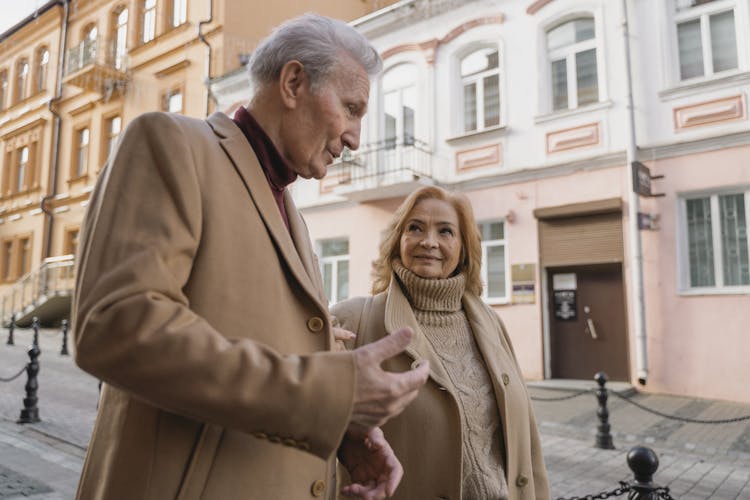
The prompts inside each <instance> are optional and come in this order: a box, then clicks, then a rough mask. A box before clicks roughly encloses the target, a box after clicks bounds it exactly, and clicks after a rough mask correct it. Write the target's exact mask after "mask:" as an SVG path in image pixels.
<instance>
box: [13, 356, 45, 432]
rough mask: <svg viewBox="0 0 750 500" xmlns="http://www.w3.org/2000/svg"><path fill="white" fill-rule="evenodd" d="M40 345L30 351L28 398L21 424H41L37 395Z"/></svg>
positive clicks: (27, 370)
mask: <svg viewBox="0 0 750 500" xmlns="http://www.w3.org/2000/svg"><path fill="white" fill-rule="evenodd" d="M40 354H41V351H40V350H39V345H38V344H37V343H34V344H32V345H31V349H29V364H28V365H26V375H27V379H26V397H25V398H23V409H22V410H21V416H20V417H18V423H19V424H33V423H36V422H39V408H38V407H37V402H38V401H39V398H37V396H36V394H37V391H38V390H39V382H38V380H37V375H38V374H39V361H38V358H39V355H40Z"/></svg>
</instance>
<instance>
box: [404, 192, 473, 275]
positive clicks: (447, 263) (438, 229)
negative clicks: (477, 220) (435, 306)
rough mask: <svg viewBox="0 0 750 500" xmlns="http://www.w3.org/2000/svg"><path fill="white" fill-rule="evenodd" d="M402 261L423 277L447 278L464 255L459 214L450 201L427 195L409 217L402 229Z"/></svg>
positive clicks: (405, 265) (406, 266)
mask: <svg viewBox="0 0 750 500" xmlns="http://www.w3.org/2000/svg"><path fill="white" fill-rule="evenodd" d="M400 251H401V263H402V264H403V265H404V267H405V268H407V269H408V270H409V271H411V272H413V273H414V274H416V275H417V276H419V277H421V278H427V279H437V278H447V277H448V276H450V275H451V274H453V271H455V270H456V267H457V266H458V261H459V259H460V257H461V230H460V227H459V222H458V214H457V213H456V209H454V208H453V205H451V204H450V203H448V202H446V201H442V200H436V199H426V200H422V201H420V202H419V203H417V204H416V205H415V206H414V208H413V209H412V211H411V213H410V214H409V215H408V216H407V217H406V224H405V225H404V230H403V232H402V233H401V245H400Z"/></svg>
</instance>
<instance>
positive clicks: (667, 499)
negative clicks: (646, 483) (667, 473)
mask: <svg viewBox="0 0 750 500" xmlns="http://www.w3.org/2000/svg"><path fill="white" fill-rule="evenodd" d="M654 492H655V493H656V494H657V495H659V497H661V498H663V499H664V500H674V498H672V495H670V494H669V486H662V487H660V488H656V489H655V490H654Z"/></svg>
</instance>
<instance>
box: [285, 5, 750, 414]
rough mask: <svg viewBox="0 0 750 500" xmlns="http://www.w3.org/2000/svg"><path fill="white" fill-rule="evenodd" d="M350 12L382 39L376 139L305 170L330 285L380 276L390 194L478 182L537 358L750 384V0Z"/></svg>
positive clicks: (512, 300)
mask: <svg viewBox="0 0 750 500" xmlns="http://www.w3.org/2000/svg"><path fill="white" fill-rule="evenodd" d="M353 24H354V25H355V26H356V27H357V28H358V29H359V30H361V31H362V32H363V33H364V34H365V35H366V36H368V38H369V39H370V40H371V41H372V43H373V44H374V45H375V47H376V48H377V49H378V50H379V51H380V53H381V55H382V57H383V59H384V72H383V74H382V75H381V76H380V77H379V78H378V79H377V81H375V82H373V86H372V88H371V96H370V103H369V112H368V114H367V116H366V117H365V123H364V124H363V134H362V140H361V147H360V148H359V150H358V151H355V152H351V153H347V154H345V155H344V156H343V160H342V161H340V162H338V163H337V164H335V165H333V166H332V167H331V168H330V170H329V174H328V176H327V177H326V178H325V179H324V180H322V181H314V180H311V181H298V182H296V183H295V184H294V185H293V193H294V196H295V199H296V200H297V203H298V205H299V206H300V208H301V209H302V211H303V213H304V215H305V218H306V220H307V223H308V226H309V229H310V233H311V236H312V238H313V240H314V243H315V244H316V246H317V248H318V250H319V253H320V260H321V263H322V271H323V275H324V279H325V281H326V290H327V293H328V295H329V299H330V300H331V301H332V302H334V301H337V300H341V299H344V298H347V297H353V296H357V295H364V294H367V293H369V290H370V285H371V279H370V268H371V262H372V261H373V260H374V259H375V257H376V255H377V252H378V245H379V242H380V240H381V237H382V232H383V231H384V230H385V227H386V224H387V222H388V220H389V219H390V217H391V214H392V213H393V210H394V208H395V207H397V206H398V205H399V204H400V203H401V201H402V200H403V199H404V197H405V196H406V195H407V194H408V193H410V192H412V191H413V190H414V189H415V188H416V187H418V186H420V185H425V184H435V185H440V186H442V187H445V188H447V189H449V190H454V191H460V192H463V193H465V194H466V195H467V196H468V198H469V199H470V200H471V202H472V205H473V207H474V211H475V216H476V219H477V222H478V224H479V225H480V229H481V231H482V236H483V257H484V269H483V279H484V281H485V292H484V294H485V297H484V298H485V300H486V301H487V302H488V303H489V304H491V305H492V306H493V308H494V309H495V310H496V312H497V313H498V314H499V315H500V317H501V318H502V319H503V321H504V322H505V324H506V326H507V328H508V330H509V334H510V336H511V338H512V340H513V343H514V346H515V350H516V355H517V357H518V360H519V363H520V364H521V368H522V369H523V371H524V374H525V376H526V377H527V378H529V379H549V378H574V379H589V380H590V379H591V378H592V377H593V375H594V374H595V373H596V372H598V371H604V372H606V373H607V374H608V375H609V377H610V379H613V380H622V381H629V382H632V383H634V384H639V383H640V384H641V385H643V384H644V383H645V385H643V387H642V388H643V389H644V390H646V391H654V392H661V393H672V394H682V395H692V396H698V397H707V398H717V399H727V400H735V401H743V402H750V387H749V386H748V384H747V383H746V382H745V379H746V378H747V376H748V375H750V368H748V366H750V363H748V358H750V337H749V336H748V331H750V330H749V327H748V324H750V256H749V255H748V231H747V230H748V221H750V122H748V117H747V98H748V91H749V90H750V0H537V1H532V0H475V1H466V0H463V1H462V0H432V1H425V0H404V1H401V2H398V3H396V4H394V5H392V6H390V7H388V8H385V9H382V10H380V11H377V12H375V13H373V14H370V15H368V16H366V17H364V18H361V19H359V20H357V21H354V22H353ZM631 100H632V103H633V105H632V106H631V105H630V102H631ZM636 167H638V168H636ZM634 169H636V170H638V169H640V170H641V177H640V182H641V184H642V186H641V188H640V189H641V193H642V194H641V195H638V194H635V193H634V184H636V185H637V184H638V181H637V180H636V179H633V175H632V171H633V170H634ZM646 169H647V170H646ZM649 175H650V177H652V179H650V180H651V182H650V191H651V194H652V196H646V195H647V194H648V193H647V190H648V184H649V182H648V181H649ZM653 177H655V178H653ZM644 183H645V185H643V184H644ZM653 195H659V196H653ZM639 213H640V215H639ZM639 227H640V229H639Z"/></svg>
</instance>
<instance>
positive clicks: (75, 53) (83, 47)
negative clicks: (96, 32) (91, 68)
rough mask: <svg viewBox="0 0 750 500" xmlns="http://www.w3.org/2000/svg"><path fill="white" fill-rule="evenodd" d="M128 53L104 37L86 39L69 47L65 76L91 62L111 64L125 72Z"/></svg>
mask: <svg viewBox="0 0 750 500" xmlns="http://www.w3.org/2000/svg"><path fill="white" fill-rule="evenodd" d="M126 56H127V54H126V53H125V51H124V50H123V49H119V50H118V47H117V45H116V44H115V43H114V42H113V41H112V42H109V43H107V42H105V41H104V40H103V39H100V38H97V39H94V40H92V39H88V38H87V39H85V40H83V41H82V42H81V43H79V44H78V45H76V46H75V47H71V48H70V49H68V58H67V62H66V65H65V76H67V75H70V74H73V73H75V72H76V71H79V70H81V69H82V68H84V67H86V66H88V65H89V64H100V65H105V66H110V67H112V68H114V69H116V70H118V71H122V72H124V71H125V70H126V69H127V68H126V66H127V64H126V63H127V57H126Z"/></svg>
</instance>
